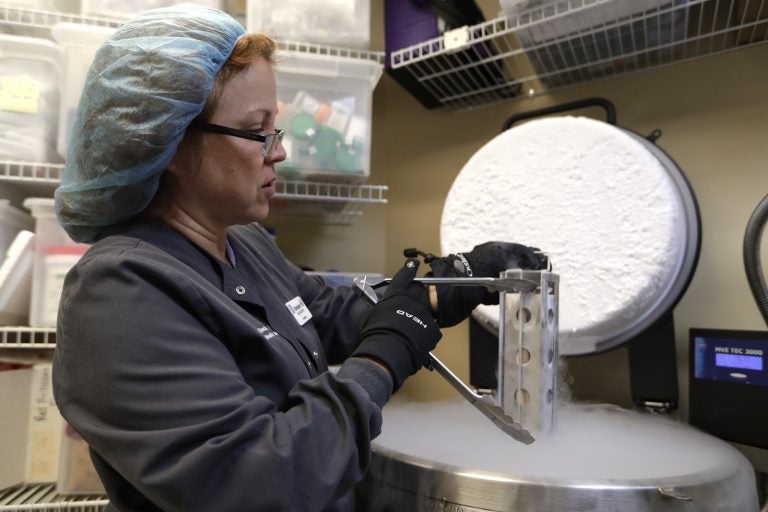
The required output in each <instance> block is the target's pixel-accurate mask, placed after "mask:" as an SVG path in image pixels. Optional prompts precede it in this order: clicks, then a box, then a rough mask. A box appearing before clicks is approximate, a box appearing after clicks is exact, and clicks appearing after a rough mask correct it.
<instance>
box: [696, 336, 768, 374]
mask: <svg viewBox="0 0 768 512" xmlns="http://www.w3.org/2000/svg"><path fill="white" fill-rule="evenodd" d="M693 349H694V351H695V352H694V354H693V355H694V377H696V378H697V379H708V380H716V381H722V382H731V383H735V384H747V385H752V386H768V369H767V368H768V365H767V364H766V360H768V343H766V342H761V341H757V340H744V339H731V338H715V337H709V336H697V337H696V338H695V339H694V343H693Z"/></svg>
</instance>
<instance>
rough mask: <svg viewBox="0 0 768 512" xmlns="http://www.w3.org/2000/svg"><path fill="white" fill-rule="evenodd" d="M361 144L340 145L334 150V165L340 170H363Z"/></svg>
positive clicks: (349, 171) (352, 171)
mask: <svg viewBox="0 0 768 512" xmlns="http://www.w3.org/2000/svg"><path fill="white" fill-rule="evenodd" d="M362 149H363V148H362V145H359V144H353V145H351V146H347V145H346V144H345V145H343V146H341V147H340V148H339V150H338V151H337V152H336V165H337V166H338V167H339V170H340V171H343V172H348V173H361V172H363V151H362Z"/></svg>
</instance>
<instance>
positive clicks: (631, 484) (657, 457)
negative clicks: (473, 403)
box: [359, 116, 758, 512]
mask: <svg viewBox="0 0 768 512" xmlns="http://www.w3.org/2000/svg"><path fill="white" fill-rule="evenodd" d="M440 236H441V250H442V253H443V254H447V253H455V252H457V251H462V250H468V248H471V247H473V246H474V245H477V244H479V243H482V242H485V241H488V240H506V241H514V242H519V243H524V244H526V245H532V246H536V247H539V248H541V249H542V250H543V251H544V252H546V253H547V254H548V255H549V257H550V261H551V262H552V264H553V271H554V272H555V273H557V274H558V276H559V280H560V281H559V287H560V290H559V297H560V298H559V352H560V354H561V355H583V354H593V353H597V352H601V351H605V350H608V349H611V348H614V347H616V346H619V345H621V344H623V343H625V342H627V341H629V340H631V339H633V338H635V337H636V336H638V335H639V334H641V333H643V332H644V331H645V330H646V329H648V328H649V327H650V326H652V325H654V324H655V323H656V322H658V321H659V319H661V318H663V317H664V316H665V315H668V314H670V313H671V311H672V309H673V308H674V305H675V304H676V303H677V301H678V300H679V299H680V297H681V296H682V294H683V293H684V291H685V289H686V288H687V286H688V283H689V282H690V279H691V277H692V275H693V271H694V270H695V267H696V262H697V259H698V253H699V247H700V236H701V234H700V220H699V214H698V207H697V204H696V200H695V197H694V195H693V192H692V191H691V188H690V186H689V184H688V182H687V180H686V178H685V176H684V175H683V173H682V172H681V170H680V169H679V168H678V167H677V165H676V164H675V163H674V162H673V161H672V159H671V158H670V157H669V156H668V155H666V153H664V152H663V151H662V150H661V149H659V148H658V147H657V146H656V145H655V144H654V142H653V140H652V138H651V140H649V139H646V138H644V137H641V136H639V135H637V134H635V133H633V132H631V131H629V130H625V129H622V128H619V127H617V126H615V125H613V124H610V123H604V122H600V121H596V120H593V119H588V118H582V117H573V116H559V117H548V118H541V119H535V120H530V121H528V122H526V123H524V124H521V125H519V126H515V127H513V128H511V129H508V130H506V131H504V132H502V133H501V134H500V135H498V136H497V137H495V138H494V139H492V140H491V141H489V142H488V143H487V144H486V145H485V146H483V147H482V148H480V150H479V151H477V153H475V154H474V155H473V156H472V157H471V158H470V160H469V161H468V162H467V163H466V165H465V166H464V168H463V169H462V170H461V172H460V173H459V175H458V176H457V178H456V179H455V181H454V183H453V185H452V187H451V189H450V191H449V193H448V195H447V197H446V200H445V204H444V207H443V214H442V220H441V226H440ZM473 316H474V317H475V319H477V320H478V321H479V322H480V323H481V324H482V325H484V326H486V327H487V329H488V330H489V331H490V332H494V331H495V332H498V327H499V308H498V306H481V307H479V308H478V309H477V310H475V312H474V313H473ZM359 495H360V500H361V503H360V506H361V509H362V510H370V511H385V510H391V511H399V512H406V511H433V510H452V511H472V512H479V511H515V512H540V511H547V512H566V511H569V512H570V511H582V510H589V511H621V512H657V511H680V512H683V511H686V512H687V511H694V510H695V511H697V512H709V511H712V512H715V511H718V512H725V511H731V512H756V511H757V508H758V500H757V491H756V486H755V478H754V473H753V470H752V467H751V466H750V464H749V462H748V461H747V460H746V459H745V458H744V457H743V456H742V455H741V454H740V453H739V452H738V451H737V450H735V449H734V448H733V447H731V446H730V445H729V444H727V443H726V442H724V441H721V440H720V439H717V438H715V437H712V436H710V435H708V434H705V433H702V432H700V431H698V430H696V429H694V428H692V427H690V426H686V425H682V424H680V423H678V422H675V421H673V420H671V419H669V418H668V417H666V416H660V415H651V414H641V413H638V412H634V411H628V410H623V409H620V408H617V407H612V406H600V405H578V404H562V405H560V406H559V408H558V413H557V421H556V425H555V428H554V430H553V431H551V432H549V433H543V434H541V433H540V434H539V435H537V441H536V442H535V443H533V444H532V445H530V446H526V445H523V444H521V443H518V442H516V441H515V440H513V439H511V438H510V437H509V436H506V435H505V434H504V433H503V432H501V431H500V430H498V429H497V428H495V427H494V426H493V425H492V424H491V423H490V422H488V421H487V419H486V418H484V417H482V416H481V415H479V414H477V412H476V411H474V410H473V409H472V408H471V407H470V406H469V405H468V404H466V403H463V402H460V401H456V402H447V403H439V404H404V403H397V402H394V403H392V404H390V405H388V406H387V407H386V408H385V410H384V428H383V433H382V435H381V436H380V437H379V438H377V439H376V440H375V445H374V457H373V461H372V464H371V469H370V472H369V475H368V477H367V479H366V480H365V482H364V483H363V484H362V486H361V489H360V493H359Z"/></svg>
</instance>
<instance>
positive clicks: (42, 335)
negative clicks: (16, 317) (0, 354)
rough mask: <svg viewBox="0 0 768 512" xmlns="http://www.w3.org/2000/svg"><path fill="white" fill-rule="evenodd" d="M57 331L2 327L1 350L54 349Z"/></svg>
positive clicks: (0, 335) (38, 328) (0, 333)
mask: <svg viewBox="0 0 768 512" xmlns="http://www.w3.org/2000/svg"><path fill="white" fill-rule="evenodd" d="M55 346H56V329H54V328H52V327H27V326H2V327H0V348H26V349H39V348H54V347H55Z"/></svg>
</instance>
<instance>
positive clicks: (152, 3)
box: [80, 0, 221, 19]
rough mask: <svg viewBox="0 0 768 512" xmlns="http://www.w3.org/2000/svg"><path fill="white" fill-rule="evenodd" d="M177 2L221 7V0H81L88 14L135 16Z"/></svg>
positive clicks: (85, 13)
mask: <svg viewBox="0 0 768 512" xmlns="http://www.w3.org/2000/svg"><path fill="white" fill-rule="evenodd" d="M176 4H197V5H205V6H208V7H214V8H216V9H220V8H221V2H220V1H219V0H81V4H80V12H81V13H82V14H83V15H86V16H104V17H107V18H121V19H128V18H133V17H134V16H136V15H137V14H139V13H140V12H142V11H146V10H149V9H156V8H158V7H168V6H170V5H176Z"/></svg>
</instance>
